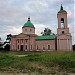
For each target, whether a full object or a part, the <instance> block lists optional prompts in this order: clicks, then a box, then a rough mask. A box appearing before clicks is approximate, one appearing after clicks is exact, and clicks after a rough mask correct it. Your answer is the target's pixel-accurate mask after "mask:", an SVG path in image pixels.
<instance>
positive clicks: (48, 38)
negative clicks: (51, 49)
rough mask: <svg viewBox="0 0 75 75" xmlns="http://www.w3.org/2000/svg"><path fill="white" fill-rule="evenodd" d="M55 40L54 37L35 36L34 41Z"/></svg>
mask: <svg viewBox="0 0 75 75" xmlns="http://www.w3.org/2000/svg"><path fill="white" fill-rule="evenodd" d="M53 39H56V35H46V36H36V40H53Z"/></svg>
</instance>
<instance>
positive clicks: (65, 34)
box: [57, 5, 72, 51]
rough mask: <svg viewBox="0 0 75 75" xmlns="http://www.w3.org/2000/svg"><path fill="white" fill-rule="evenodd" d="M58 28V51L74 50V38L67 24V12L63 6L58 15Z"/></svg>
mask: <svg viewBox="0 0 75 75" xmlns="http://www.w3.org/2000/svg"><path fill="white" fill-rule="evenodd" d="M57 18H58V28H57V49H58V50H60V51H71V50H72V36H71V34H70V33H69V28H68V24H67V12H66V11H65V10H64V9H63V6H62V5H61V7H60V11H59V12H58V13H57Z"/></svg>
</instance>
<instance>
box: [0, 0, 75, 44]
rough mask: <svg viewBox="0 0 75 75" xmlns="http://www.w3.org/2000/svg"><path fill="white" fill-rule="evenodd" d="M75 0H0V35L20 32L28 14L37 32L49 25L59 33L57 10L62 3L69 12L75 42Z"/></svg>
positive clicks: (53, 30) (4, 35)
mask: <svg viewBox="0 0 75 75" xmlns="http://www.w3.org/2000/svg"><path fill="white" fill-rule="evenodd" d="M74 2H75V1H74V0H0V37H1V38H2V39H3V40H4V39H5V38H6V35H7V34H13V35H15V34H19V33H21V32H22V26H23V25H24V23H25V22H27V18H28V16H30V17H31V22H32V23H33V24H34V26H35V28H36V34H38V35H40V33H41V32H42V31H43V30H44V28H45V27H48V28H50V29H51V30H52V32H53V33H57V26H58V23H57V12H58V11H59V10H60V6H61V4H62V5H63V7H64V10H66V11H67V13H68V27H70V32H71V34H72V38H73V44H74V43H75V31H74V29H75V25H74V20H75V16H74V10H75V8H74Z"/></svg>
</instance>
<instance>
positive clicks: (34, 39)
mask: <svg viewBox="0 0 75 75" xmlns="http://www.w3.org/2000/svg"><path fill="white" fill-rule="evenodd" d="M57 19H58V28H57V34H56V35H42V36H38V35H36V34H35V26H34V25H33V24H32V23H31V20H30V17H29V18H28V21H27V22H26V23H25V24H24V25H23V27H22V33H20V34H18V35H12V37H11V41H10V51H72V36H71V34H70V32H69V28H68V24H67V12H66V11H65V10H64V9H63V6H62V5H61V8H60V11H59V12H58V13H57Z"/></svg>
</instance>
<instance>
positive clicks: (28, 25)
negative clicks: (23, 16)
mask: <svg viewBox="0 0 75 75" xmlns="http://www.w3.org/2000/svg"><path fill="white" fill-rule="evenodd" d="M23 27H34V25H33V24H32V23H31V21H30V16H29V17H28V21H27V22H26V23H25V24H24V25H23Z"/></svg>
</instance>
